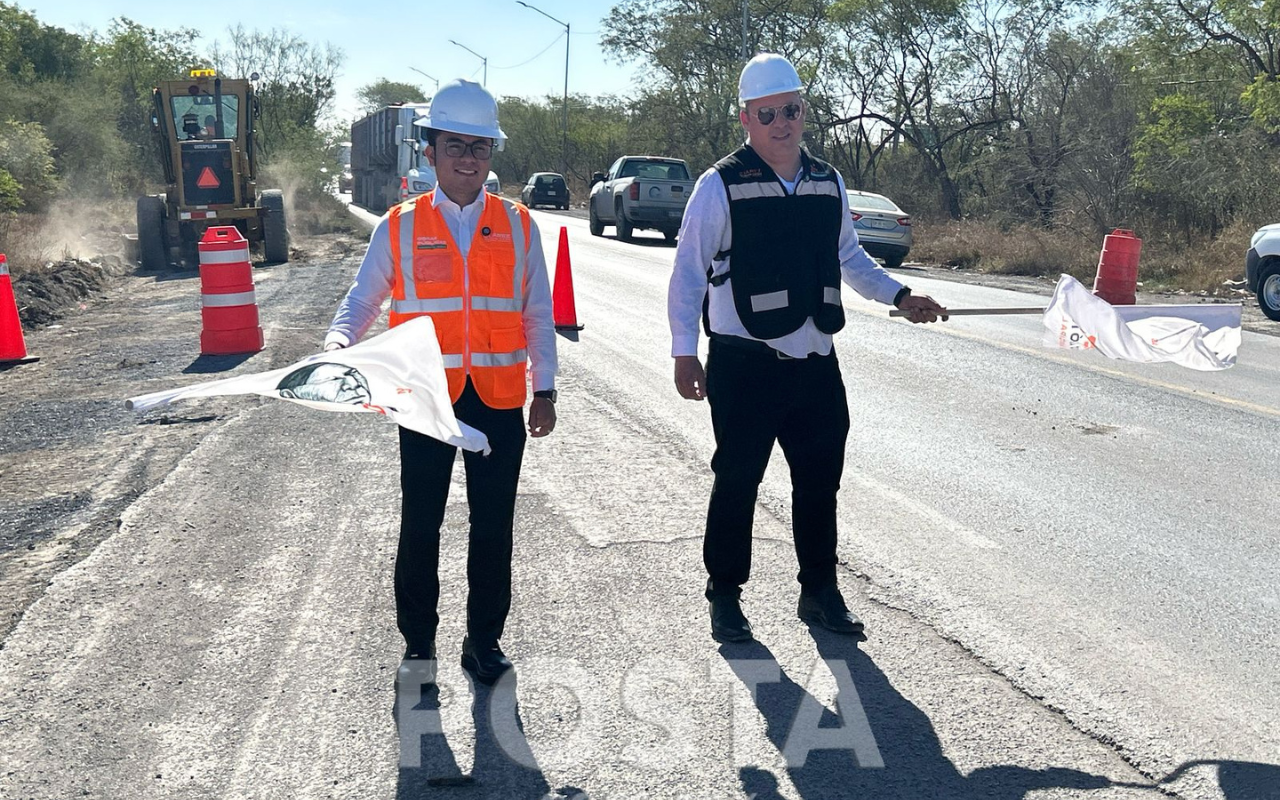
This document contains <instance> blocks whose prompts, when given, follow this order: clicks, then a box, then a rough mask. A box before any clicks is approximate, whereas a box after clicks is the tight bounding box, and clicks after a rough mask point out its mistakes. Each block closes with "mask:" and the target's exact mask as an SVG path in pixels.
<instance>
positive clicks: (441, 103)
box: [413, 78, 507, 150]
mask: <svg viewBox="0 0 1280 800" xmlns="http://www.w3.org/2000/svg"><path fill="white" fill-rule="evenodd" d="M413 124H414V125H421V126H422V127H424V128H430V129H432V130H437V131H449V132H450V133H461V134H464V135H466V136H485V137H488V138H490V139H493V140H494V142H495V144H496V146H497V148H498V149H499V150H501V149H502V147H503V145H504V144H505V143H506V141H507V135H506V134H505V133H503V132H502V129H501V128H499V127H498V101H497V100H494V99H493V95H491V94H489V92H488V90H486V89H485V88H484V87H483V86H481V85H480V84H478V83H473V82H472V81H467V80H463V79H462V78H458V79H457V80H452V81H449V82H448V83H446V84H445V85H444V86H441V87H440V89H439V91H437V92H436V94H435V97H432V98H431V107H430V108H429V109H427V113H426V114H425V115H424V116H421V117H418V118H417V119H416V120H414V121H413Z"/></svg>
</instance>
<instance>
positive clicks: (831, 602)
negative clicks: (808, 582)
mask: <svg viewBox="0 0 1280 800" xmlns="http://www.w3.org/2000/svg"><path fill="white" fill-rule="evenodd" d="M796 611H797V613H798V614H799V615H800V619H802V620H804V621H805V622H811V623H813V624H814V625H821V626H822V627H824V628H826V629H827V630H829V631H835V632H836V633H847V634H858V633H862V620H860V619H858V618H857V616H855V615H854V613H853V612H852V611H850V610H849V608H848V606H846V605H845V604H844V597H842V596H841V594H840V590H839V589H838V588H836V587H835V586H826V587H823V588H822V589H819V590H818V591H816V592H813V593H809V592H806V591H804V590H803V589H801V590H800V604H799V606H798V607H797V609H796Z"/></svg>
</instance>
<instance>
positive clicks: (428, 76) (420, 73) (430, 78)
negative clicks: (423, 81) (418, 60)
mask: <svg viewBox="0 0 1280 800" xmlns="http://www.w3.org/2000/svg"><path fill="white" fill-rule="evenodd" d="M409 69H411V70H413V71H414V72H416V73H418V74H419V75H422V76H424V77H425V78H427V79H428V80H430V81H432V82H433V83H435V85H436V90H435V91H436V92H438V91H440V81H438V80H436V79H435V78H432V77H431V76H430V75H427V73H425V72H423V71H422V70H420V69H418V68H417V67H409ZM431 96H432V97H435V96H436V94H435V92H432V93H431Z"/></svg>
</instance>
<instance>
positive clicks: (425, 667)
mask: <svg viewBox="0 0 1280 800" xmlns="http://www.w3.org/2000/svg"><path fill="white" fill-rule="evenodd" d="M438 663H439V662H437V661H436V643H435V642H431V643H430V644H428V645H427V646H426V647H408V648H405V651H404V658H403V659H402V660H401V661H400V668H399V669H398V670H396V692H397V693H399V691H400V687H401V686H404V687H410V686H415V685H416V686H418V687H422V686H434V685H435V683H436V667H437V665H438Z"/></svg>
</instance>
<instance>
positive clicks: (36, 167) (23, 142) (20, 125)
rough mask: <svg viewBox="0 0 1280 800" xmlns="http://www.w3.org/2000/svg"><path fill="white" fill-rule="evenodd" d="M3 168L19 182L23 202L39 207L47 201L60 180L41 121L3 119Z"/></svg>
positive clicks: (0, 152)
mask: <svg viewBox="0 0 1280 800" xmlns="http://www.w3.org/2000/svg"><path fill="white" fill-rule="evenodd" d="M0 170H3V171H5V172H7V173H8V174H9V176H10V177H11V179H12V180H13V181H15V182H16V183H17V185H18V187H19V188H18V191H17V196H18V199H19V200H20V201H21V202H22V205H23V206H25V207H26V208H28V209H31V210H37V211H38V210H40V209H43V208H44V207H45V206H46V205H48V203H49V200H50V199H52V197H53V194H54V192H55V191H56V190H57V186H58V184H57V179H56V177H55V175H54V169H53V145H52V144H51V143H50V142H49V139H48V137H47V136H45V134H44V128H43V127H42V126H41V125H40V123H38V122H13V121H9V122H0ZM10 191H13V188H12V185H10Z"/></svg>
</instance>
